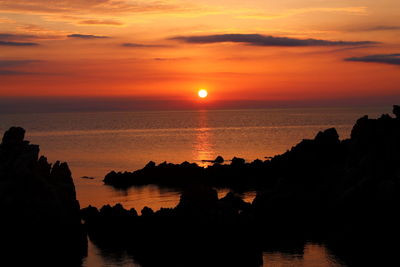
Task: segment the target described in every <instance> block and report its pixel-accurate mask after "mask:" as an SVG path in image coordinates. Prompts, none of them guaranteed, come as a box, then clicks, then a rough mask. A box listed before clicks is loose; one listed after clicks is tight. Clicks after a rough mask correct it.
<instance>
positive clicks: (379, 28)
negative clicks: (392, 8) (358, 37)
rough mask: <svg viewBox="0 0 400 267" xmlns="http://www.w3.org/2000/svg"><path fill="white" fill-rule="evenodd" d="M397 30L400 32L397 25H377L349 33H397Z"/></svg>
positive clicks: (354, 29) (355, 29)
mask: <svg viewBox="0 0 400 267" xmlns="http://www.w3.org/2000/svg"><path fill="white" fill-rule="evenodd" d="M398 30H400V26H397V25H378V26H368V27H359V28H351V29H349V31H352V32H372V31H398Z"/></svg>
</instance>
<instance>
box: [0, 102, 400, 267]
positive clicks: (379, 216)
mask: <svg viewBox="0 0 400 267" xmlns="http://www.w3.org/2000/svg"><path fill="white" fill-rule="evenodd" d="M393 113H394V114H395V117H391V116H390V115H382V116H381V117H380V118H378V119H369V118H368V117H367V116H364V117H362V118H360V119H359V120H357V122H356V124H355V125H354V127H353V130H352V132H351V137H350V138H349V139H346V140H340V139H339V136H338V134H337V132H336V130H335V129H333V128H331V129H327V130H325V131H323V132H319V133H318V134H317V135H316V137H315V138H314V139H312V140H303V141H302V142H300V143H299V144H298V145H296V146H294V147H293V148H292V149H291V150H289V151H287V152H286V153H284V154H282V155H278V156H275V157H273V158H271V159H270V160H266V161H261V160H256V161H254V162H252V163H245V162H244V161H243V160H241V159H237V158H235V159H234V160H232V162H231V164H222V163H223V162H222V160H221V159H219V160H218V162H215V163H214V165H212V166H210V167H208V168H202V167H199V166H197V165H196V164H193V163H187V162H185V163H182V164H167V163H164V164H160V165H155V164H154V163H149V164H148V165H147V166H146V167H145V168H143V169H141V170H138V171H136V172H132V173H128V172H127V173H115V172H113V173H110V174H108V175H107V176H106V178H105V183H106V184H110V185H113V186H115V187H122V188H126V187H129V186H133V185H145V184H157V185H160V186H174V187H181V188H182V189H183V193H182V195H181V199H180V202H179V204H178V205H177V206H176V207H175V208H171V209H165V208H162V209H160V210H158V211H153V210H151V209H150V208H144V209H143V210H142V211H141V215H138V212H137V211H136V210H134V209H131V210H126V209H124V208H123V207H122V206H121V205H120V204H117V205H115V206H113V207H111V206H109V205H106V206H104V207H102V208H101V209H97V208H94V207H90V206H89V207H87V208H84V209H82V210H81V212H80V213H79V202H78V201H77V200H76V195H75V188H74V185H73V181H72V178H71V173H70V171H69V169H68V166H67V165H66V164H65V163H64V164H61V163H59V162H57V163H56V164H54V165H53V166H52V165H50V164H48V163H47V160H46V159H45V158H44V157H41V158H38V152H39V149H38V147H37V146H34V145H30V144H29V143H28V142H27V141H23V139H24V130H23V129H21V128H11V129H10V130H9V131H7V132H6V134H5V135H4V137H3V142H2V144H1V145H0V185H1V187H0V207H1V208H2V212H3V214H5V217H4V218H7V220H3V221H2V222H1V224H0V226H1V228H0V229H2V233H3V235H5V236H6V237H7V238H8V239H5V240H6V241H5V242H3V244H5V245H6V248H7V249H8V250H9V251H11V252H13V249H14V250H16V247H14V246H12V245H11V246H10V245H9V244H13V242H14V243H15V244H13V245H15V246H16V245H17V243H18V242H21V240H22V244H23V249H26V250H27V251H31V252H33V253H32V255H35V256H37V257H39V258H40V257H47V256H49V255H51V256H54V257H55V258H57V259H60V258H63V257H67V256H68V258H69V259H74V260H76V259H79V258H81V257H82V256H83V255H84V253H85V251H86V237H85V232H87V234H88V236H89V238H90V239H91V240H92V241H93V242H94V243H95V244H96V245H97V246H99V247H100V248H104V249H108V250H110V249H111V250H117V251H126V252H128V253H129V254H130V255H132V257H133V258H134V259H135V260H137V261H138V262H139V263H140V264H141V265H142V266H159V265H164V266H204V265H206V266H249V267H251V266H260V265H261V264H262V251H264V250H266V249H270V248H271V247H278V248H279V247H280V245H282V244H285V243H288V244H295V247H302V246H303V247H304V244H305V242H306V241H307V240H316V241H317V242H322V243H324V244H326V246H327V247H328V248H329V249H331V250H332V251H334V253H335V255H337V256H338V257H339V258H341V259H342V260H343V261H344V262H346V264H348V266H368V265H374V266H397V265H399V262H400V260H399V259H397V256H396V255H397V251H398V249H399V248H400V246H399V245H398V242H397V241H398V240H399V237H400V230H399V227H398V225H399V224H400V219H399V218H398V217H399V216H398V211H399V207H400V107H398V106H394V109H393ZM220 186H222V187H230V188H233V189H238V190H241V191H245V190H247V189H249V188H253V189H254V188H255V189H257V191H258V193H257V196H256V198H255V199H254V201H253V202H252V203H246V202H244V201H243V200H242V199H241V198H240V197H239V196H238V195H235V194H234V193H232V192H231V193H228V194H227V195H226V196H225V197H223V198H221V199H218V196H217V192H216V191H215V189H213V188H212V187H220ZM81 218H82V220H83V222H84V227H82V224H81V221H80V219H81ZM16 226H18V227H16ZM13 227H14V228H13ZM9 229H13V230H12V231H9ZM18 229H23V230H22V231H19V230H18ZM37 229H40V231H37ZM15 237H18V238H15ZM55 244H56V245H55ZM283 246H284V245H283ZM3 251H4V250H3ZM52 253H54V254H52ZM69 266H73V264H69Z"/></svg>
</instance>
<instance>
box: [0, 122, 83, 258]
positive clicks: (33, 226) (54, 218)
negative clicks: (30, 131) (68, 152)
mask: <svg viewBox="0 0 400 267" xmlns="http://www.w3.org/2000/svg"><path fill="white" fill-rule="evenodd" d="M24 135H25V130H24V129H22V128H20V127H12V128H10V129H9V130H8V131H6V132H5V134H4V136H3V139H2V143H1V144H0V210H1V213H2V219H1V222H0V234H1V236H2V242H1V249H2V252H4V255H3V254H2V262H6V259H13V258H12V257H15V256H16V255H18V257H20V255H24V257H25V258H24V259H21V260H28V259H29V261H30V263H32V264H33V263H34V262H36V261H40V262H41V264H42V265H43V266H44V265H46V263H48V262H53V261H52V260H54V259H57V258H61V257H65V258H66V260H65V261H64V262H61V263H60V265H64V264H65V265H69V266H72V265H73V264H79V262H80V259H81V257H82V256H83V255H85V253H86V234H85V233H84V231H83V226H82V225H81V219H80V208H79V202H78V201H77V199H76V193H75V187H74V183H73V181H72V177H71V172H70V170H69V168H68V165H67V164H66V163H60V162H56V163H55V164H54V165H53V166H52V165H51V164H49V163H48V162H47V159H46V158H45V157H43V156H42V157H40V158H39V157H38V155H39V146H37V145H31V144H29V142H28V141H24ZM14 260H15V259H14Z"/></svg>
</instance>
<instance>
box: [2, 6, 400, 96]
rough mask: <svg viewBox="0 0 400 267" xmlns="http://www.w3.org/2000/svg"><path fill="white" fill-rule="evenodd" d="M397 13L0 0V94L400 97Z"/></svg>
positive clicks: (381, 9) (327, 8)
mask: <svg viewBox="0 0 400 267" xmlns="http://www.w3.org/2000/svg"><path fill="white" fill-rule="evenodd" d="M399 14H400V1H398V0H380V1H376V0H374V1H372V0H352V1H348V0H332V1H317V0H281V1H261V0H250V1H239V0H221V1H211V0H196V1H194V0H186V1H178V0H174V1H163V0H161V1H144V0H138V1H130V0H129V1H128V0H87V1H80V0H59V1H50V0H33V1H24V0H0V51H1V52H0V98H1V97H10V96H13V97H20V96H35V97H38V96H69V97H71V96H79V97H91V96H96V97H98V96H116V97H121V96H129V97H133V98H134V97H137V98H146V99H152V98H154V99H174V100H184V101H197V100H196V92H197V90H198V89H199V88H206V89H207V90H208V91H209V98H208V100H207V101H210V102H211V101H222V100H229V101H231V100H258V101H260V100H266V101H285V100H287V101H296V100H301V101H303V100H309V101H318V100H321V99H324V100H326V99H339V98H346V97H348V98H357V97H358V96H362V97H363V98H365V97H367V98H368V97H370V98H371V99H374V98H376V97H382V96H398V95H400V86H399V85H400V21H399ZM338 41H342V42H338ZM397 99H398V100H400V98H397Z"/></svg>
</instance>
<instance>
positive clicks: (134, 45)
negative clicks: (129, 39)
mask: <svg viewBox="0 0 400 267" xmlns="http://www.w3.org/2000/svg"><path fill="white" fill-rule="evenodd" d="M121 46H123V47H132V48H151V47H170V46H168V45H156V44H139V43H123V44H121Z"/></svg>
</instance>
